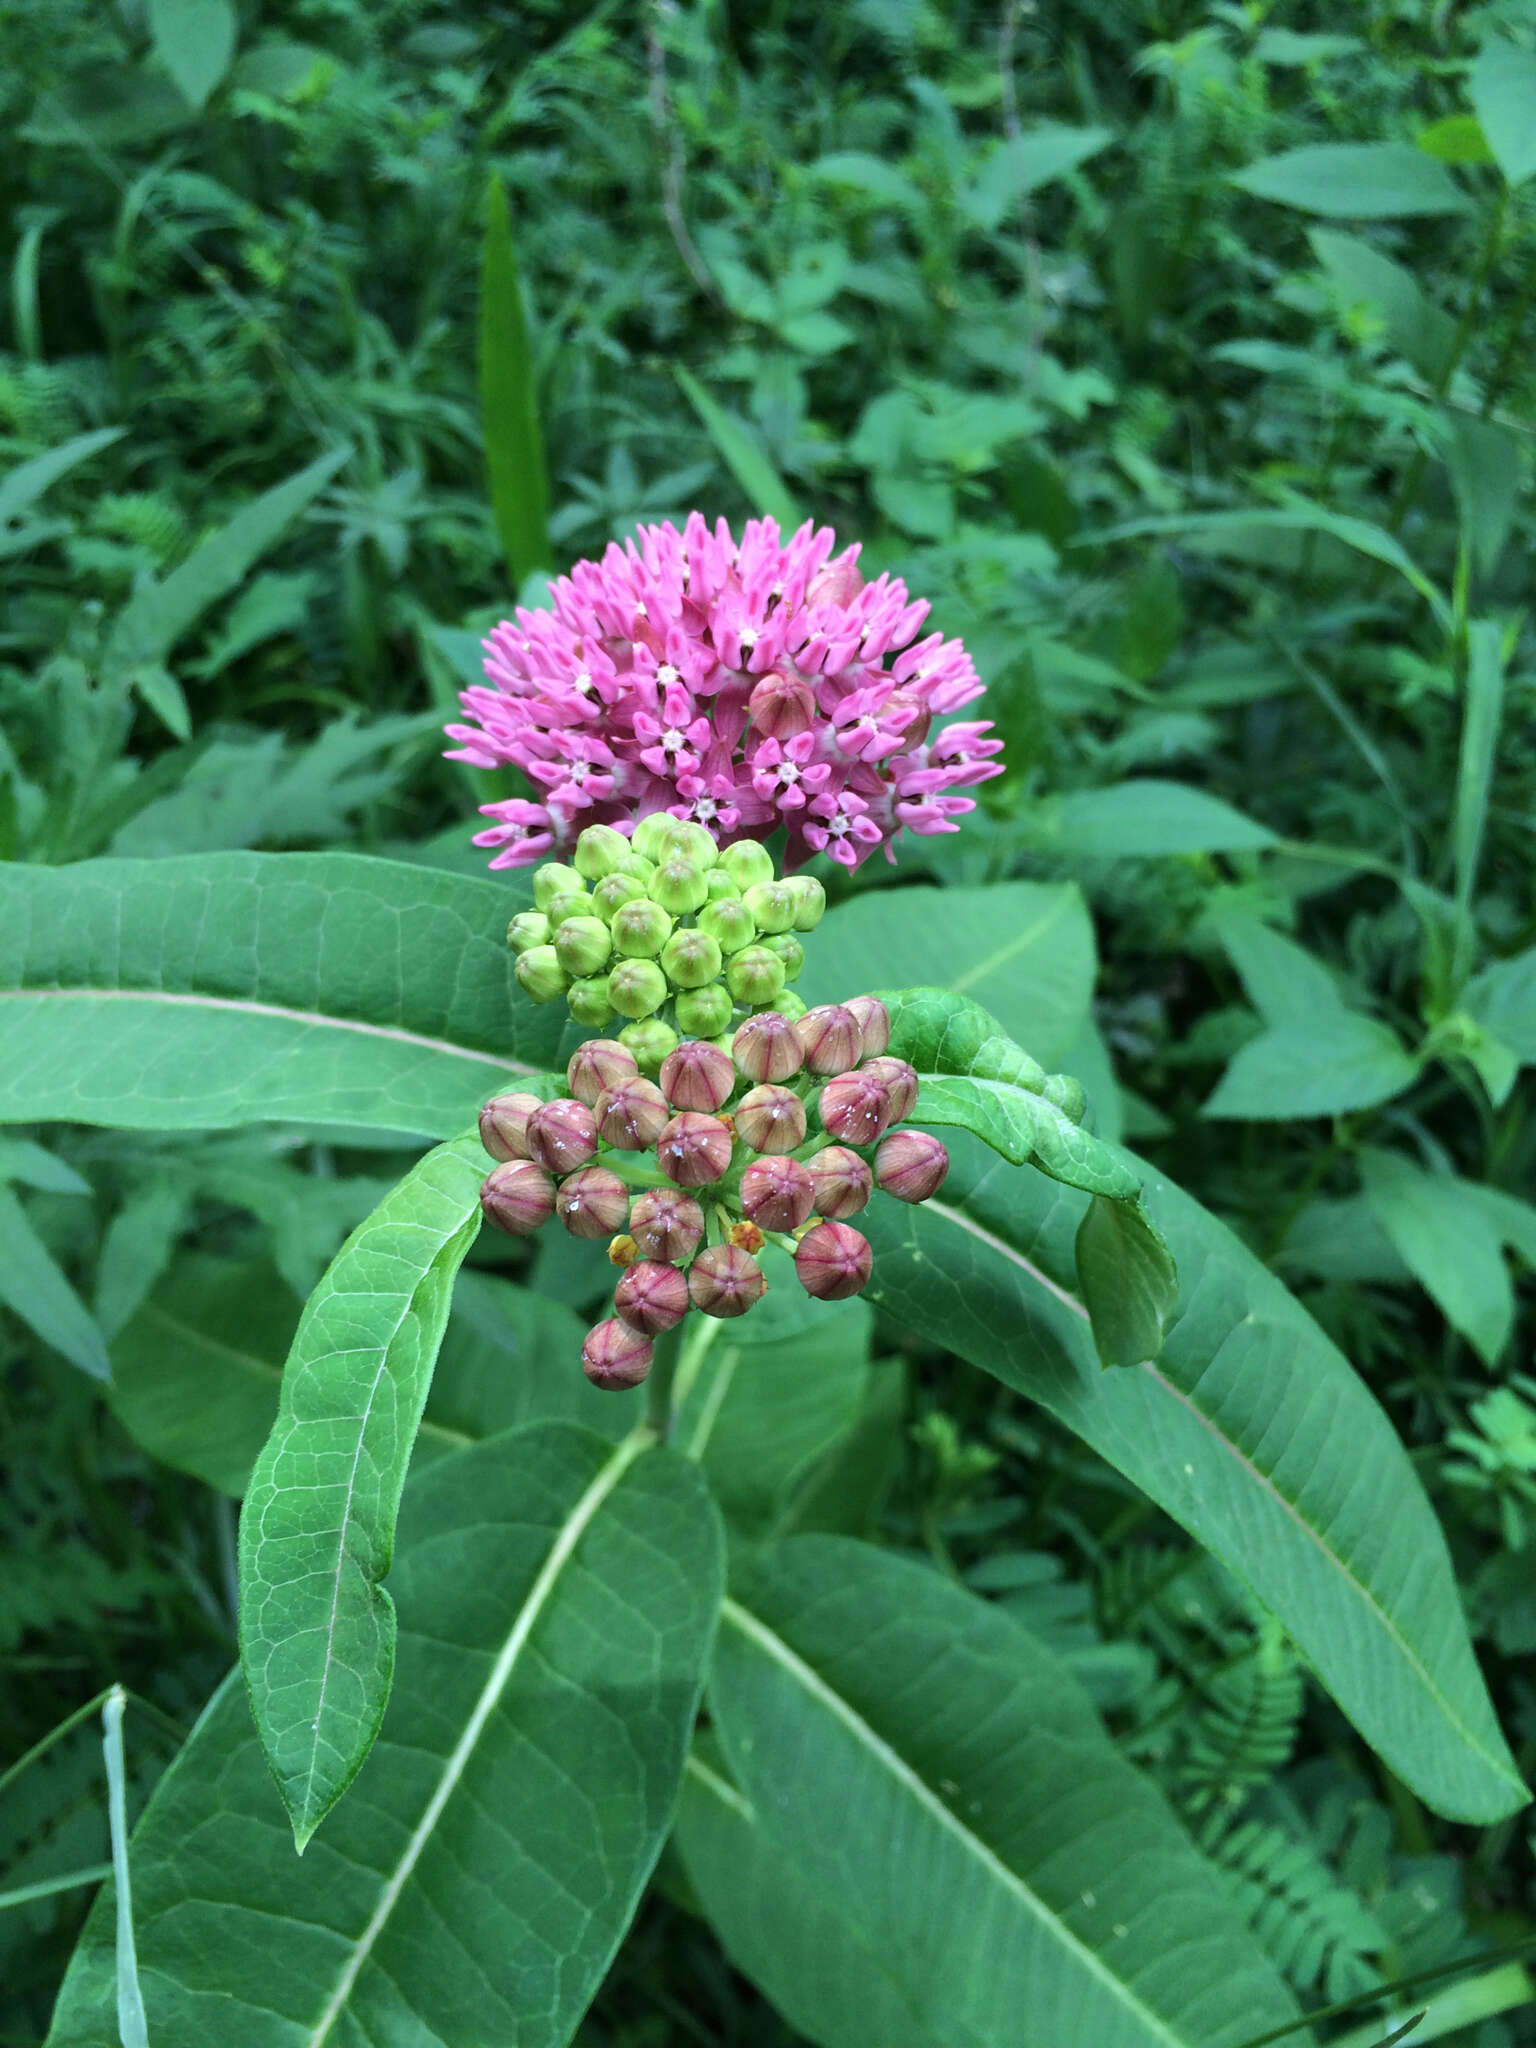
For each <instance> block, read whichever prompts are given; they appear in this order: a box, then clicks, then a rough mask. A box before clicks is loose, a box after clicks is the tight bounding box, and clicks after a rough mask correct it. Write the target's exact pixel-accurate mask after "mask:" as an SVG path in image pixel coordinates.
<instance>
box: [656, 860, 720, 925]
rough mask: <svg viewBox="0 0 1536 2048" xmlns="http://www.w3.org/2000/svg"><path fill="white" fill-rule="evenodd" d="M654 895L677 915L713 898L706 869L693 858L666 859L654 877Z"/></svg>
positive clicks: (694, 908)
mask: <svg viewBox="0 0 1536 2048" xmlns="http://www.w3.org/2000/svg"><path fill="white" fill-rule="evenodd" d="M651 895H652V897H653V898H654V900H655V901H656V902H657V903H659V904H660V905H661V907H662V909H663V910H670V911H671V912H672V914H673V916H674V917H682V916H684V915H685V914H686V913H687V912H688V911H690V910H699V909H701V908H702V907H703V905H704V904H705V903H707V902H708V901H709V888H708V885H707V884H706V882H705V880H704V870H703V869H702V868H697V867H695V866H694V864H693V862H692V861H691V860H679V859H676V858H673V859H671V860H666V861H663V862H662V864H661V866H660V867H659V868H658V869H657V870H656V872H655V874H654V875H653V876H652V877H651Z"/></svg>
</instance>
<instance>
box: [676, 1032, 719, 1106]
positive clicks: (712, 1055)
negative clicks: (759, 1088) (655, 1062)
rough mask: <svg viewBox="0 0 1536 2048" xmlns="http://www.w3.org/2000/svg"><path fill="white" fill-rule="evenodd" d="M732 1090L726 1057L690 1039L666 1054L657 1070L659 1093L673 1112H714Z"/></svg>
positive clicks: (717, 1050)
mask: <svg viewBox="0 0 1536 2048" xmlns="http://www.w3.org/2000/svg"><path fill="white" fill-rule="evenodd" d="M735 1086H736V1069H735V1066H734V1065H733V1064H732V1062H731V1058H730V1055H729V1054H728V1053H723V1052H721V1050H720V1048H719V1047H718V1046H715V1045H704V1044H702V1043H701V1042H700V1040H698V1039H696V1038H690V1039H687V1040H685V1041H684V1043H683V1044H682V1045H680V1046H678V1048H677V1049H676V1051H675V1052H669V1053H668V1054H667V1057H666V1058H665V1060H663V1062H662V1066H661V1092H662V1094H663V1095H665V1096H666V1098H667V1100H668V1102H670V1103H671V1105H672V1107H673V1108H674V1109H699V1110H706V1111H713V1110H717V1109H719V1108H720V1107H721V1105H722V1104H723V1103H724V1102H725V1101H726V1100H727V1098H728V1097H729V1095H730V1092H731V1090H732V1089H733V1088H734V1087H735Z"/></svg>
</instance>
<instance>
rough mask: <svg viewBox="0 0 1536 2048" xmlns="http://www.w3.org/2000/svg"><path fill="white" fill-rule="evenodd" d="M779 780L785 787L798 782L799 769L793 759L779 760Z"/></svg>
mask: <svg viewBox="0 0 1536 2048" xmlns="http://www.w3.org/2000/svg"><path fill="white" fill-rule="evenodd" d="M779 780H780V782H782V783H783V784H784V786H785V788H786V789H787V788H789V787H790V786H791V785H792V784H794V783H796V782H798V781H799V780H800V770H799V767H798V766H797V764H796V763H795V762H793V761H781V762H780V763H779Z"/></svg>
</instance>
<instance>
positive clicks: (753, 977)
mask: <svg viewBox="0 0 1536 2048" xmlns="http://www.w3.org/2000/svg"><path fill="white" fill-rule="evenodd" d="M725 984H726V987H727V988H728V989H729V990H730V992H731V994H732V995H733V996H734V997H735V998H736V1000H737V1002H738V1003H745V1004H746V1005H747V1006H748V1007H749V1008H751V1009H755V1008H756V1007H757V1006H758V1004H760V1003H771V1002H772V1001H773V1000H774V998H775V997H776V996H777V995H778V993H779V991H780V990H781V989H782V988H783V986H784V962H783V961H782V960H780V959H778V958H776V957H775V955H774V954H772V953H770V952H769V951H768V948H767V947H766V946H747V947H744V948H743V950H742V951H741V952H739V953H737V954H736V955H735V957H734V958H733V959H732V961H731V963H730V965H729V966H728V967H727V968H726V970H725Z"/></svg>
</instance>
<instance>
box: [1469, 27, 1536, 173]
mask: <svg viewBox="0 0 1536 2048" xmlns="http://www.w3.org/2000/svg"><path fill="white" fill-rule="evenodd" d="M1471 87H1472V105H1473V107H1474V108H1475V109H1476V112H1477V118H1478V121H1479V122H1480V124H1481V126H1482V130H1483V133H1484V134H1485V135H1486V136H1487V138H1488V147H1489V148H1490V149H1491V150H1492V151H1493V154H1494V156H1495V157H1496V158H1497V160H1498V166H1499V169H1500V170H1501V171H1502V172H1503V173H1504V177H1505V180H1506V182H1507V183H1508V184H1511V185H1523V184H1524V183H1525V181H1526V179H1527V178H1530V177H1533V176H1536V124H1533V123H1532V120H1531V109H1532V108H1533V107H1536V51H1531V50H1527V49H1525V48H1523V47H1522V46H1521V45H1520V44H1518V43H1508V42H1505V40H1504V39H1503V37H1502V36H1490V37H1489V38H1488V40H1487V42H1486V43H1484V45H1483V47H1482V48H1481V49H1480V50H1479V51H1478V53H1477V58H1476V61H1475V62H1474V64H1473V66H1472V77H1471Z"/></svg>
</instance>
